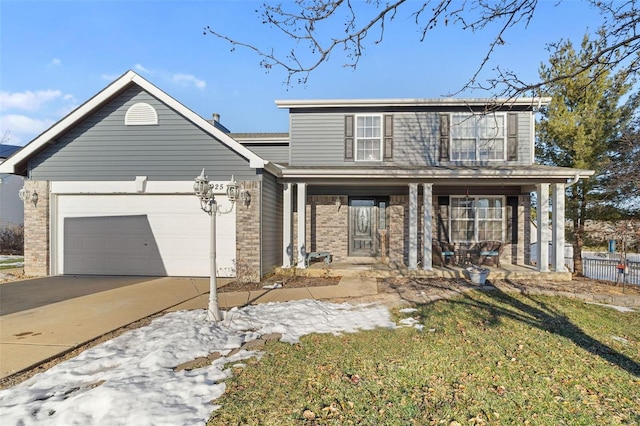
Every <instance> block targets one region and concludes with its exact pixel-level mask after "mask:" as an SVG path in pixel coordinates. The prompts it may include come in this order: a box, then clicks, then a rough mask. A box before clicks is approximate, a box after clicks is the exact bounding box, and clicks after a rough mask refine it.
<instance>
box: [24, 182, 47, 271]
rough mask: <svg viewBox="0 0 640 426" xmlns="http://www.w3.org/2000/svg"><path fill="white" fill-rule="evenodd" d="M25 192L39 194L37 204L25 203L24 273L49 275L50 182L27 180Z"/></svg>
mask: <svg viewBox="0 0 640 426" xmlns="http://www.w3.org/2000/svg"><path fill="white" fill-rule="evenodd" d="M24 188H25V190H27V191H29V192H30V193H33V192H34V191H35V192H36V193H37V194H38V202H37V204H35V205H34V204H33V203H32V202H31V201H27V202H25V203H24V273H25V275H27V276H32V277H44V276H47V275H49V182H48V181H33V180H26V181H25V182H24Z"/></svg>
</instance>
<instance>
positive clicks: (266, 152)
mask: <svg viewBox="0 0 640 426" xmlns="http://www.w3.org/2000/svg"><path fill="white" fill-rule="evenodd" d="M243 145H244V146H245V148H247V149H250V150H251V151H253V152H254V153H255V154H256V155H258V156H260V157H261V158H264V159H265V160H268V161H271V162H272V163H278V164H287V163H288V162H289V145H288V144H287V145H268V144H247V143H243Z"/></svg>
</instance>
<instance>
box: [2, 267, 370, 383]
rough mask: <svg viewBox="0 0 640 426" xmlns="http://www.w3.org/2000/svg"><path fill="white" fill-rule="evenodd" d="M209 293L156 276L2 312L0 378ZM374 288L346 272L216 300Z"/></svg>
mask: <svg viewBox="0 0 640 426" xmlns="http://www.w3.org/2000/svg"><path fill="white" fill-rule="evenodd" d="M208 293H209V280H208V279H200V278H198V279H195V278H157V279H151V280H148V281H145V282H142V283H139V284H134V285H130V286H126V287H120V288H116V289H113V290H108V291H103V292H99V293H94V294H90V295H86V296H82V297H76V298H73V299H69V300H64V301H62V302H57V303H53V304H50V305H46V306H41V307H38V308H34V309H29V310H25V311H21V312H16V313H13V314H8V315H3V316H0V379H2V378H5V377H7V376H11V375H13V374H15V373H18V372H20V371H23V370H26V369H29V368H31V367H33V366H36V365H39V364H41V363H43V362H46V361H48V360H49V359H51V358H55V357H57V356H60V355H62V354H64V353H67V352H69V351H71V350H73V349H74V348H76V347H78V346H81V345H82V344H84V343H87V342H90V341H92V340H94V339H96V338H99V337H100V336H103V335H105V334H107V333H109V332H111V331H114V330H117V329H119V328H121V327H124V326H126V325H129V324H131V323H133V322H135V321H138V320H140V319H143V318H146V317H148V316H151V315H154V314H157V313H160V312H164V311H176V310H185V309H206V307H207V304H208V301H209V294H208ZM376 293H377V284H376V280H375V279H374V278H358V277H345V278H343V279H342V280H341V281H340V283H339V284H338V285H337V286H328V287H308V288H290V289H287V288H282V289H275V290H262V291H253V292H233V293H218V299H219V305H220V308H221V309H223V310H227V309H230V308H232V307H234V306H243V305H247V304H255V303H267V302H285V301H290V300H300V299H310V298H311V299H331V298H346V297H358V296H365V295H369V294H376Z"/></svg>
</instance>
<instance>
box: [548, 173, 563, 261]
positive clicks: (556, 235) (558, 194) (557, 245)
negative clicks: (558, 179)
mask: <svg viewBox="0 0 640 426" xmlns="http://www.w3.org/2000/svg"><path fill="white" fill-rule="evenodd" d="M552 191H553V193H552V197H553V211H552V212H551V214H552V224H551V225H552V226H553V228H552V230H551V232H552V234H551V241H553V255H552V259H551V267H552V268H553V270H554V271H556V272H567V268H565V266H564V195H565V193H564V184H563V183H554V184H553V187H552Z"/></svg>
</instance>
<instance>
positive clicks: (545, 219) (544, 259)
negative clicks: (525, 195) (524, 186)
mask: <svg viewBox="0 0 640 426" xmlns="http://www.w3.org/2000/svg"><path fill="white" fill-rule="evenodd" d="M537 187H538V189H537V196H538V197H537V198H538V206H537V210H536V212H537V216H538V218H537V222H538V247H537V251H538V271H540V272H549V184H548V183H540V184H538V185H537Z"/></svg>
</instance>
